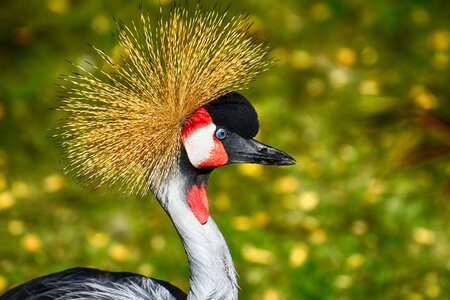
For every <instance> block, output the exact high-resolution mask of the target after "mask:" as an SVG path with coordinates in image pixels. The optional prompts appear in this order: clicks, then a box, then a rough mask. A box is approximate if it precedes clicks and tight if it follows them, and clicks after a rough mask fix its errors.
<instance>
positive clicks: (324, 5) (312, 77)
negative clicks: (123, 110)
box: [0, 0, 450, 300]
mask: <svg viewBox="0 0 450 300" xmlns="http://www.w3.org/2000/svg"><path fill="white" fill-rule="evenodd" d="M158 2H159V1H143V4H144V6H145V7H148V8H149V10H150V11H154V15H156V11H157V6H158ZM163 2H167V1H163ZM138 5H139V2H137V1H87V0H86V1H74V0H72V1H70V0H47V1H11V0H8V1H3V2H2V9H1V11H0V18H1V24H2V25H1V27H0V68H1V72H0V292H1V291H5V290H6V289H7V288H9V287H11V286H12V285H14V284H18V283H21V282H23V281H25V280H28V279H31V278H33V277H36V276H40V275H44V274H47V273H50V272H55V271H60V270H63V269H66V268H70V267H74V266H92V267H97V268H101V269H110V270H115V271H124V270H126V271H132V272H139V273H141V274H144V275H148V276H152V277H156V278H160V279H164V280H168V281H170V282H172V283H174V284H175V285H178V286H179V287H181V288H182V289H183V290H185V291H187V290H188V278H189V269H188V265H187V261H186V257H185V254H184V250H183V248H182V245H181V243H180V241H179V240H178V237H177V234H176V232H175V230H174V229H173V227H172V224H171V222H170V220H169V219H168V218H167V216H166V215H165V214H164V212H163V210H162V209H161V208H160V207H159V205H158V203H157V202H156V201H153V200H150V199H151V197H150V196H149V197H148V199H140V200H134V199H125V197H122V196H120V195H119V194H118V193H116V192H109V191H108V190H107V189H103V190H100V191H92V190H89V189H84V188H82V187H80V186H79V185H77V184H76V182H75V181H73V180H72V179H71V178H70V177H68V176H66V175H64V174H63V173H62V172H61V169H62V167H63V165H62V163H61V162H60V156H59V153H58V150H57V148H56V146H55V143H54V141H53V140H52V139H51V138H50V136H51V135H52V131H51V129H52V128H54V127H55V126H56V124H57V120H58V117H59V116H58V113H57V112H55V111H53V110H51V109H50V108H52V107H55V106H56V105H57V96H56V94H57V91H58V87H57V85H56V83H57V82H58V80H57V77H58V75H60V74H67V73H69V72H70V71H73V67H72V66H71V65H70V64H69V63H67V62H66V61H65V60H66V59H68V60H70V61H73V62H75V63H78V64H84V61H86V60H87V61H91V62H94V63H95V62H98V61H99V57H97V56H96V54H95V53H94V51H93V50H92V49H91V48H90V47H89V46H87V43H92V44H95V45H96V46H97V47H99V48H100V49H104V50H105V51H106V52H108V53H111V52H114V51H115V50H114V49H115V48H114V47H115V45H116V42H115V39H114V37H113V35H112V34H111V32H115V23H114V21H113V18H112V16H115V17H116V18H119V19H123V20H124V21H125V23H129V21H130V18H136V17H137V16H138ZM163 5H164V6H165V7H169V6H170V5H169V4H167V3H164V4H163ZM243 9H245V10H246V11H247V12H249V13H250V14H251V16H252V19H253V21H254V25H255V27H254V28H256V29H258V30H260V31H261V33H262V35H263V36H264V37H267V38H269V39H270V41H271V45H272V47H273V49H274V50H273V56H274V57H276V58H277V59H278V63H277V64H276V65H275V66H274V67H273V68H271V69H270V70H269V71H267V72H265V73H264V74H263V75H262V76H260V77H259V78H258V79H257V80H256V81H255V83H254V84H253V85H252V89H250V90H248V91H244V94H245V95H246V96H247V97H248V98H249V99H251V100H252V102H253V103H254V104H255V106H256V107H257V109H258V111H259V114H260V121H261V132H260V134H259V136H258V138H259V139H260V140H262V141H264V142H265V143H267V144H270V145H274V146H276V147H278V148H280V149H283V150H285V151H286V152H288V153H290V154H292V155H293V156H294V157H295V158H296V159H297V160H298V163H297V165H295V166H293V167H285V168H271V167H261V166H228V167H225V168H222V169H220V170H217V171H215V172H214V173H213V174H212V178H211V181H210V192H209V194H210V206H211V214H212V215H213V216H214V218H215V220H216V221H217V223H218V224H219V227H220V228H221V230H222V231H223V233H224V236H225V238H226V239H227V241H228V243H229V246H230V248H231V252H232V255H233V257H234V261H235V264H236V268H237V271H238V273H239V275H240V277H239V283H240V286H241V291H240V297H241V298H242V299H265V300H276V299H411V300H416V299H450V298H449V297H450V296H449V295H450V230H449V229H450V206H449V199H450V197H449V195H450V99H449V97H450V84H449V83H450V76H449V75H450V72H449V70H450V62H449V59H450V52H449V51H450V50H449V49H450V29H449V28H450V4H449V2H448V1H446V0H442V1H419V0H412V1H390V0H379V1H362V0H347V1H344V0H341V1H306V0H305V1H297V0H286V1H272V0H245V1H244V0H242V1H238V2H237V3H232V6H231V11H232V12H241V11H242V10H243Z"/></svg>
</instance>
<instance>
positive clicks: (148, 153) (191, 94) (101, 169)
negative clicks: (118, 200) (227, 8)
mask: <svg viewBox="0 0 450 300" xmlns="http://www.w3.org/2000/svg"><path fill="white" fill-rule="evenodd" d="M150 19H151V15H150V13H149V12H142V13H141V18H140V21H136V22H133V23H132V25H131V26H127V25H125V24H123V23H121V22H119V23H118V32H117V34H116V37H117V40H118V45H119V49H120V52H121V56H120V60H117V59H115V58H114V57H111V56H109V55H108V54H107V53H106V52H104V51H102V50H100V49H98V48H96V47H95V46H92V47H93V48H94V51H95V52H97V54H98V55H99V56H100V63H99V64H90V65H89V69H86V68H85V67H82V66H77V65H75V67H76V68H77V69H78V71H77V72H74V73H73V74H71V75H67V76H63V77H62V80H63V83H62V84H61V87H62V88H63V90H64V91H65V93H64V96H63V97H62V103H61V105H60V107H59V110H61V111H62V112H63V113H65V118H64V122H63V123H62V125H61V126H60V128H59V130H58V134H57V137H58V138H59V140H60V141H61V146H62V148H63V149H64V151H65V154H66V158H67V162H68V164H67V167H66V169H67V170H68V171H70V172H71V173H72V174H75V176H76V177H77V178H79V179H81V180H82V181H85V182H86V183H88V184H90V185H92V184H94V185H95V187H97V186H105V185H107V186H113V185H117V184H119V186H120V187H121V190H122V191H124V192H125V193H126V194H127V195H138V196H143V195H145V194H147V193H148V191H149V190H152V191H153V193H155V194H158V191H159V190H160V188H161V185H162V184H163V183H164V182H167V181H168V180H170V178H171V177H173V174H175V173H176V172H177V170H178V169H179V166H180V163H184V161H185V160H187V161H188V162H189V164H190V165H191V166H192V167H193V169H194V170H201V171H202V172H203V173H206V172H207V171H208V170H210V169H214V168H216V167H219V166H222V165H226V164H230V163H259V164H270V165H285V164H292V163H293V162H294V160H293V159H292V158H291V157H290V156H288V155H287V154H285V153H283V152H281V151H279V150H276V149H274V148H272V147H269V146H266V145H264V144H262V143H259V142H257V141H256V140H254V139H253V137H254V136H255V135H256V133H257V132H258V129H259V124H258V117H257V114H256V111H255V109H254V108H253V106H252V105H251V104H250V103H249V101H248V100H247V99H245V98H244V97H243V96H242V95H241V94H238V93H237V92H233V91H238V90H242V89H244V88H247V87H248V84H249V83H250V82H251V81H252V79H253V78H254V77H255V76H256V75H257V74H259V73H260V72H262V71H264V70H265V69H267V67H268V66H269V65H270V64H271V62H272V60H271V58H270V57H269V55H268V53H269V48H268V46H267V43H266V42H265V41H261V40H260V39H259V38H257V37H256V35H255V32H254V31H252V30H250V27H251V22H250V20H249V18H248V16H245V15H244V16H242V15H238V16H233V17H231V18H230V17H229V16H227V12H218V11H214V10H208V9H206V8H204V7H202V6H200V5H198V6H197V7H196V8H195V9H194V10H190V9H188V8H187V7H184V5H183V3H182V2H179V3H177V4H176V5H174V6H173V7H172V8H171V10H170V12H169V14H168V15H166V14H160V15H159V19H158V20H157V22H156V23H155V22H151V20H150ZM152 24H153V25H152ZM155 24H156V25H155ZM184 156H186V159H185V157H184Z"/></svg>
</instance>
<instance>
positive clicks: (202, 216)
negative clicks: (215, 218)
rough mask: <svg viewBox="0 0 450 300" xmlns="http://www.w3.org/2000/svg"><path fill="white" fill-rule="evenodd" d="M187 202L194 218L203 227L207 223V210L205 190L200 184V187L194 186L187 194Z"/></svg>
mask: <svg viewBox="0 0 450 300" xmlns="http://www.w3.org/2000/svg"><path fill="white" fill-rule="evenodd" d="M187 202H188V204H189V207H190V208H191V210H192V212H193V213H194V216H195V217H196V218H197V220H198V221H199V222H200V223H201V224H202V225H203V224H205V223H206V221H208V217H209V208H208V198H207V196H206V188H205V185H204V184H203V183H202V184H200V186H198V185H196V184H194V185H193V186H192V187H191V188H190V189H189V190H188V193H187Z"/></svg>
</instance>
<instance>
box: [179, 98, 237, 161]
mask: <svg viewBox="0 0 450 300" xmlns="http://www.w3.org/2000/svg"><path fill="white" fill-rule="evenodd" d="M212 123H213V120H212V118H211V116H210V115H209V113H208V111H207V110H206V109H205V108H204V107H200V108H199V109H197V111H196V112H195V113H194V114H193V115H192V117H191V118H190V119H189V120H187V121H186V123H185V124H184V126H183V131H182V139H183V143H185V141H186V140H188V139H189V137H190V136H191V135H193V134H194V133H195V132H196V131H197V130H200V129H202V128H204V127H206V126H209V125H211V124H212ZM211 134H212V135H213V136H212V142H213V143H214V146H213V147H212V149H211V151H210V152H209V153H205V157H204V158H203V159H202V160H201V162H200V163H198V164H196V165H194V166H195V167H196V168H198V169H204V168H215V167H220V166H223V165H225V164H226V163H227V162H228V154H227V152H226V151H225V148H224V147H223V144H222V142H221V141H220V140H219V139H217V138H216V136H215V134H214V133H211ZM205 142H206V141H205ZM189 150H191V151H192V149H187V152H188V156H189V154H190V153H189ZM193 151H195V150H193ZM191 162H192V161H191Z"/></svg>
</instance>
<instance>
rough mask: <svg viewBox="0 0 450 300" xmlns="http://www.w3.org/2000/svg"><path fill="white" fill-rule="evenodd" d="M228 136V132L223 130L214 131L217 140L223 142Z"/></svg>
mask: <svg viewBox="0 0 450 300" xmlns="http://www.w3.org/2000/svg"><path fill="white" fill-rule="evenodd" d="M227 135H228V131H227V130H226V129H225V128H219V129H217V131H216V138H218V139H219V140H223V139H224V138H226V137H227Z"/></svg>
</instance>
